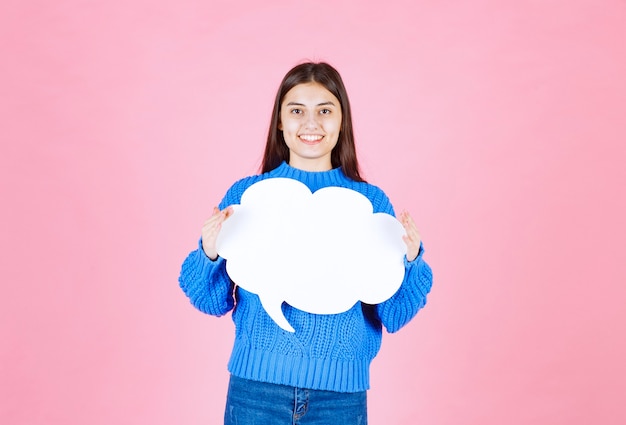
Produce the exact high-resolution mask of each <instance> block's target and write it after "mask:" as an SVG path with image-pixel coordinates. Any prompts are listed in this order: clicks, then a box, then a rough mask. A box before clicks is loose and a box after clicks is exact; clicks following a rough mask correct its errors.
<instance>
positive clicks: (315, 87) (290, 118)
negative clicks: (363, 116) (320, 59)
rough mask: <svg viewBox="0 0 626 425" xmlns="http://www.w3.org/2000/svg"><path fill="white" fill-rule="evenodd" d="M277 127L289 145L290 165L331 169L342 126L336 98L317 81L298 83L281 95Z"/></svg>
mask: <svg viewBox="0 0 626 425" xmlns="http://www.w3.org/2000/svg"><path fill="white" fill-rule="evenodd" d="M278 129H279V130H281V131H282V132H283V138H284V139H285V143H286V144H287V147H288V148H289V165H291V166H292V167H295V168H299V169H301V170H306V171H326V170H330V169H331V168H332V164H331V152H332V150H333V148H334V147H335V146H336V145H337V140H338V139H339V132H340V130H341V105H340V103H339V100H338V99H337V98H336V97H335V96H334V95H333V94H332V93H331V92H329V91H328V90H327V89H326V88H325V87H324V86H322V85H321V84H319V83H316V82H310V83H304V84H298V85H297V86H294V87H293V88H292V89H291V90H289V91H288V92H287V94H285V97H284V98H283V101H282V103H281V109H280V124H279V126H278Z"/></svg>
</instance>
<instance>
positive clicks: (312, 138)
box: [298, 134, 324, 145]
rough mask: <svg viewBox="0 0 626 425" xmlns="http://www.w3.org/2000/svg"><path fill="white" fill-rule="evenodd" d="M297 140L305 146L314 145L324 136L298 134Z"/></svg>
mask: <svg viewBox="0 0 626 425" xmlns="http://www.w3.org/2000/svg"><path fill="white" fill-rule="evenodd" d="M298 138H299V139H300V141H301V142H302V143H305V144H307V145H316V144H318V143H320V142H321V141H322V139H323V138H324V136H322V135H321V134H300V135H299V136H298Z"/></svg>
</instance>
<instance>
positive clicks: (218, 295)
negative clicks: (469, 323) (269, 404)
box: [179, 162, 432, 392]
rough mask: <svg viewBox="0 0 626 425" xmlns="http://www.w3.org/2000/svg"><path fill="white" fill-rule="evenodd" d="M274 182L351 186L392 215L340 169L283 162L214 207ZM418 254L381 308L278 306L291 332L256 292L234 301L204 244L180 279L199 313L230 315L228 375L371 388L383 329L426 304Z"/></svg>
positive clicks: (426, 271) (427, 283) (378, 193)
mask: <svg viewBox="0 0 626 425" xmlns="http://www.w3.org/2000/svg"><path fill="white" fill-rule="evenodd" d="M273 177H286V178H292V179H296V180H298V181H300V182H302V183H304V184H305V185H306V186H308V188H309V189H310V190H311V192H315V191H316V190H318V189H321V188H323V187H327V186H339V187H345V188H348V189H352V190H355V191H357V192H359V193H362V194H363V195H365V196H366V197H367V198H368V199H369V200H370V202H371V203H372V205H373V207H374V213H377V212H384V213H388V214H392V215H393V214H394V212H393V207H392V206H391V203H390V202H389V199H388V198H387V196H386V195H385V194H384V193H383V191H382V190H380V189H379V188H378V187H376V186H373V185H371V184H368V183H363V182H355V181H353V180H351V179H349V178H348V177H346V176H345V175H344V174H343V172H342V171H341V169H340V168H336V169H333V170H330V171H322V172H309V171H303V170H299V169H297V168H293V167H291V166H289V165H288V164H287V163H285V162H283V163H282V164H281V165H280V166H279V167H278V168H276V169H274V170H272V171H270V172H268V173H264V174H261V175H257V176H251V177H246V178H244V179H242V180H239V181H238V182H236V183H235V184H234V185H233V186H232V187H231V188H230V189H229V190H228V192H227V193H226V196H225V197H224V199H223V200H222V202H221V204H220V206H219V208H220V209H223V208H226V207H227V206H229V205H233V204H239V203H240V200H241V195H242V194H243V192H244V191H245V190H246V189H247V188H248V187H250V186H251V185H252V184H254V183H256V182H258V181H261V180H264V179H267V178H273ZM423 253H424V249H423V247H422V248H421V249H420V252H419V255H418V257H417V258H416V259H415V260H413V261H411V262H409V261H407V260H406V258H405V268H406V271H405V275H404V281H403V282H402V285H401V287H400V289H398V291H397V292H396V293H395V295H394V296H393V297H392V298H390V299H389V300H387V301H385V302H383V303H381V304H377V305H375V306H372V305H366V304H363V303H361V302H358V303H356V304H355V305H354V306H353V307H352V308H351V309H350V310H348V311H346V312H345V313H340V314H328V315H317V314H311V313H306V312H304V311H301V310H298V309H295V308H293V307H291V306H289V305H288V304H286V303H285V304H283V313H284V315H285V317H286V318H287V320H288V321H289V323H290V324H291V325H292V326H293V327H294V329H295V333H291V332H287V331H285V330H283V329H281V328H280V327H278V325H276V324H275V323H274V321H273V320H272V319H271V318H270V317H269V316H268V315H267V313H266V312H265V310H264V309H263V307H262V306H261V302H260V300H259V297H258V296H257V295H256V294H253V293H250V292H248V291H246V290H244V289H242V288H240V287H237V289H236V299H237V301H236V303H235V298H234V297H233V288H234V283H233V282H232V281H231V280H230V278H229V277H228V274H227V273H226V260H224V259H223V258H221V257H218V259H217V260H215V261H212V260H211V259H209V258H208V257H207V256H206V255H205V253H204V251H203V250H202V241H200V242H199V244H198V249H197V250H195V251H192V252H191V253H190V254H189V256H188V257H187V258H186V260H185V261H184V263H183V266H182V270H181V273H180V278H179V282H180V286H181V288H182V289H183V291H184V292H185V294H186V295H187V296H188V297H189V299H190V300H191V303H192V304H193V305H194V306H195V307H196V308H198V309H199V310H200V311H202V312H204V313H207V314H211V315H215V316H221V315H224V314H226V313H228V312H229V311H231V310H233V313H232V318H233V321H234V322H235V328H236V331H235V343H234V347H233V351H232V354H231V358H230V361H229V363H228V370H229V371H230V373H232V374H233V375H236V376H239V377H241V378H245V379H252V380H256V381H263V382H270V383H275V384H283V385H290V386H294V387H300V388H310V389H320V390H329V391H339V392H357V391H364V390H366V389H368V388H369V366H370V363H371V361H372V359H373V358H374V357H375V356H376V354H377V353H378V350H379V349H380V343H381V338H382V326H384V327H385V328H386V329H387V331H389V332H396V331H397V330H398V329H400V328H401V327H402V326H404V325H405V324H406V323H407V322H409V320H411V319H412V318H413V317H414V316H415V314H416V313H417V311H418V310H419V309H421V308H422V307H424V305H425V303H426V295H427V294H428V292H429V291H430V288H431V285H432V272H431V269H430V267H429V266H428V264H426V262H425V261H424V260H423V258H422V256H423ZM372 260H373V261H375V259H372ZM235 304H236V305H235ZM233 307H234V309H233Z"/></svg>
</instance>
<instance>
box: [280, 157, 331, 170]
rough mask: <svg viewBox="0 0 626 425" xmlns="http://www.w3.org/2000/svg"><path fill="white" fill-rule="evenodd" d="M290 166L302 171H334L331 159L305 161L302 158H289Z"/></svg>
mask: <svg viewBox="0 0 626 425" xmlns="http://www.w3.org/2000/svg"><path fill="white" fill-rule="evenodd" d="M289 166H290V167H293V168H297V169H299V170H302V171H329V170H332V169H333V166H332V164H331V162H330V159H319V160H313V159H311V160H303V159H301V158H289Z"/></svg>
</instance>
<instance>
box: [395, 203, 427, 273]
mask: <svg viewBox="0 0 626 425" xmlns="http://www.w3.org/2000/svg"><path fill="white" fill-rule="evenodd" d="M399 219H400V223H402V226H404V231H405V232H406V235H404V236H402V240H403V241H404V243H405V244H406V259H407V260H408V261H413V260H415V259H416V258H417V255H418V254H419V252H420V243H421V241H422V238H421V237H420V233H419V232H418V231H417V226H415V222H414V221H413V219H412V218H411V216H410V215H409V213H408V212H406V211H402V212H401V213H400V217H399Z"/></svg>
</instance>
